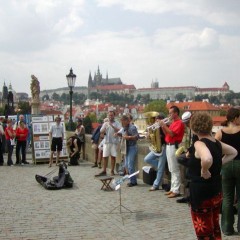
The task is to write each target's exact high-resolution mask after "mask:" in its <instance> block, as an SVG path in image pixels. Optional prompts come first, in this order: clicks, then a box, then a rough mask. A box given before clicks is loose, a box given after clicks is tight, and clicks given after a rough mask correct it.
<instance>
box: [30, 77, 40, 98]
mask: <svg viewBox="0 0 240 240" xmlns="http://www.w3.org/2000/svg"><path fill="white" fill-rule="evenodd" d="M31 78H32V82H31V92H32V102H40V99H39V94H40V84H39V81H38V79H37V78H36V77H35V76H34V75H31Z"/></svg>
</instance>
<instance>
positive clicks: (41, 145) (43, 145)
mask: <svg viewBox="0 0 240 240" xmlns="http://www.w3.org/2000/svg"><path fill="white" fill-rule="evenodd" d="M34 149H35V150H37V149H48V150H49V149H50V142H49V141H36V142H34Z"/></svg>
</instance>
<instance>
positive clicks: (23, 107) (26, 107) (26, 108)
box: [17, 102, 31, 114]
mask: <svg viewBox="0 0 240 240" xmlns="http://www.w3.org/2000/svg"><path fill="white" fill-rule="evenodd" d="M17 108H18V114H31V106H30V104H29V102H19V103H18V107H17Z"/></svg>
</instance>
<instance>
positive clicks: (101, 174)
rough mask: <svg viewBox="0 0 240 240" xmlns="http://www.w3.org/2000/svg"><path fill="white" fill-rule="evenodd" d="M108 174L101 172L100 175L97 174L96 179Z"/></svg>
mask: <svg viewBox="0 0 240 240" xmlns="http://www.w3.org/2000/svg"><path fill="white" fill-rule="evenodd" d="M106 175H107V173H106V172H100V173H99V174H96V175H95V177H101V176H106Z"/></svg>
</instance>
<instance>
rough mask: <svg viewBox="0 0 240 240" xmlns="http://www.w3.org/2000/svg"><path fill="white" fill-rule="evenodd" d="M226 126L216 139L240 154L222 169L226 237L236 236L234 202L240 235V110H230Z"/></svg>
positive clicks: (224, 230) (223, 213)
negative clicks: (235, 203)
mask: <svg viewBox="0 0 240 240" xmlns="http://www.w3.org/2000/svg"><path fill="white" fill-rule="evenodd" d="M226 117H227V120H226V121H225V122H224V123H223V125H224V126H225V127H224V128H222V129H221V130H219V131H218V132H217V133H216V136H215V138H216V139H218V140H220V141H222V142H224V143H226V144H229V145H230V146H232V147H234V148H235V149H236V150H237V151H238V154H237V156H236V157H235V158H234V159H233V161H231V162H229V163H227V164H225V165H224V166H223V167H222V190H223V203H222V218H221V228H222V231H223V233H224V234H225V235H228V236H229V235H233V234H234V228H233V225H234V207H233V206H234V200H235V192H236V202H237V208H238V221H237V231H238V233H239V234H240V110H239V109H236V108H230V109H229V110H228V113H227V116H226Z"/></svg>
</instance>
